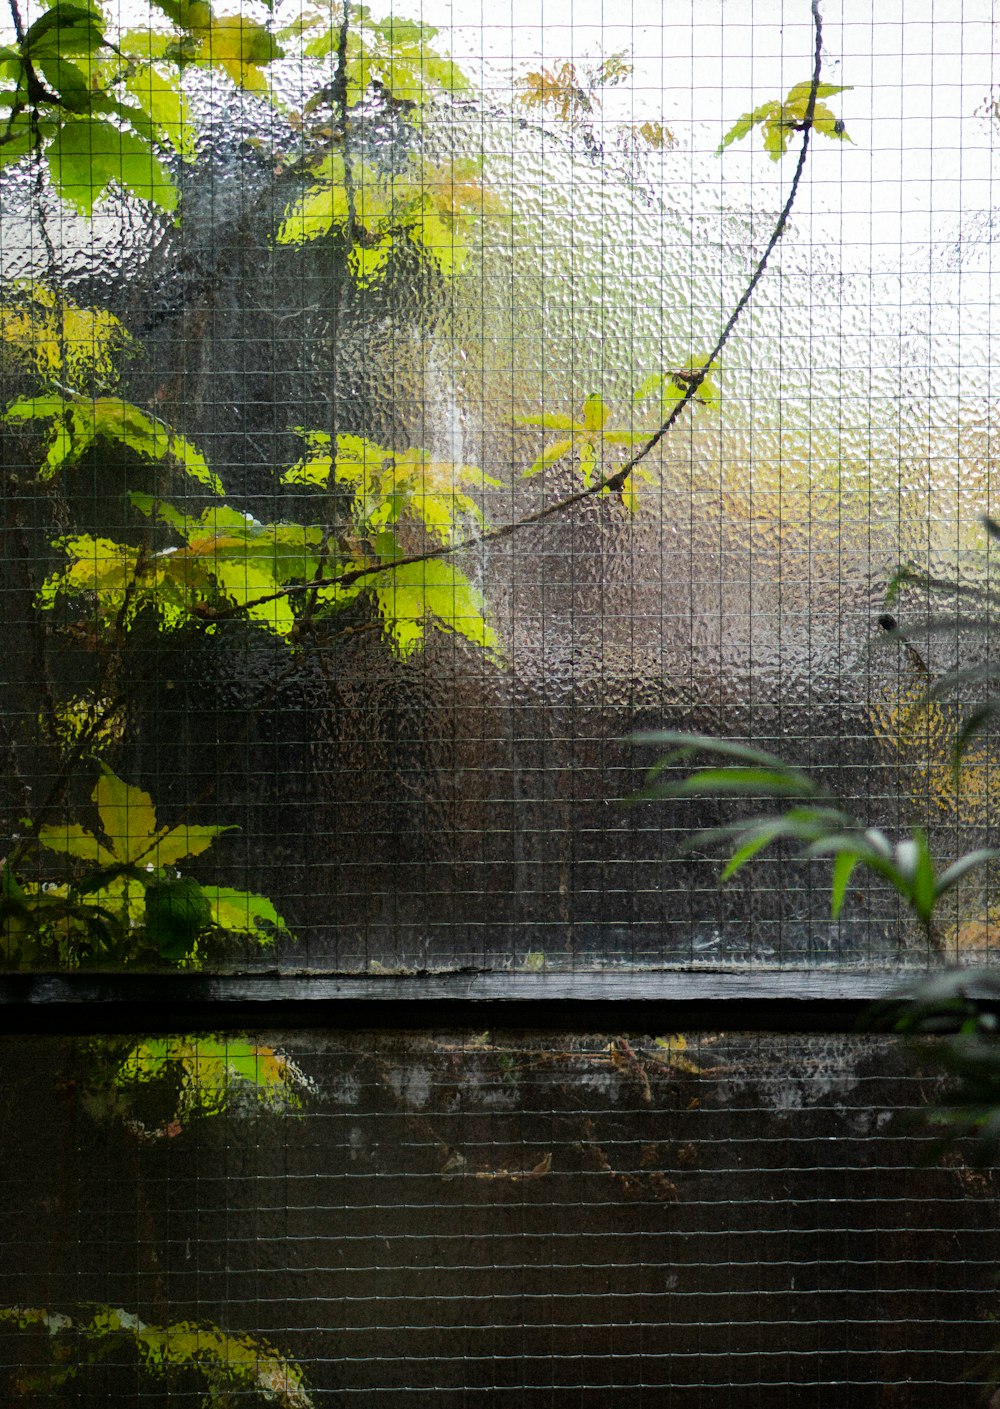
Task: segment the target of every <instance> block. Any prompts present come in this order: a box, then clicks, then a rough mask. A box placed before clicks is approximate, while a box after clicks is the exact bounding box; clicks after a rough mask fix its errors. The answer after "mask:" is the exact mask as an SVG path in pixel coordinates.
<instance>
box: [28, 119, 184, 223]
mask: <svg viewBox="0 0 1000 1409" xmlns="http://www.w3.org/2000/svg"><path fill="white" fill-rule="evenodd" d="M47 158H48V163H49V170H50V171H51V174H52V182H53V185H54V186H55V188H56V190H57V191H58V192H59V194H60V195H61V196H62V197H63V199H64V200H66V201H68V202H69V203H70V204H71V205H73V206H75V207H76V208H77V209H78V210H79V211H80V212H81V213H82V214H84V215H90V214H91V213H92V212H93V209H94V204H95V202H96V201H98V200H99V199H100V198H101V197H102V196H103V195H104V194H105V192H106V191H107V190H108V187H109V186H110V185H111V184H112V182H117V183H118V184H120V185H122V186H124V187H126V188H127V189H128V190H130V191H131V192H132V193H133V195H136V196H138V197H139V199H140V200H148V201H152V202H153V203H154V204H155V205H158V206H161V207H162V208H163V209H164V210H168V211H170V210H173V209H174V208H175V207H176V205H177V190H176V188H175V186H174V184H173V181H172V180H171V178H170V175H169V173H168V172H167V170H166V168H165V167H164V166H163V165H162V163H161V162H160V161H159V160H158V159H157V158H156V157H155V156H154V154H153V150H152V147H151V146H150V144H149V143H148V142H146V141H144V140H143V139H142V138H140V137H138V136H136V135H135V134H134V133H131V132H122V131H120V130H119V129H118V128H117V127H113V126H112V125H111V124H110V123H109V122H103V121H100V120H98V119H86V118H80V119H76V120H74V121H70V122H65V123H63V125H62V126H61V127H60V128H59V130H58V132H57V133H56V135H55V137H54V139H53V141H52V144H51V145H50V147H49V148H48V152H47Z"/></svg>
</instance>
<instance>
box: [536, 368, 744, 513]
mask: <svg viewBox="0 0 1000 1409" xmlns="http://www.w3.org/2000/svg"><path fill="white" fill-rule="evenodd" d="M714 370H716V367H715V363H714V362H713V363H708V362H706V360H705V359H701V360H695V361H693V362H691V363H690V364H689V366H688V367H686V368H683V369H681V370H678V371H669V372H653V373H651V374H650V375H649V376H648V377H646V378H645V379H644V380H643V381H642V382H641V383H640V385H639V387H638V388H637V389H636V391H635V392H634V393H633V400H634V402H636V403H640V402H644V401H648V400H650V399H651V398H652V397H653V396H654V395H655V396H656V398H657V401H658V407H657V411H658V420H657V422H656V423H655V424H653V425H649V424H647V425H645V426H641V425H639V426H633V427H632V428H630V429H628V430H626V429H625V428H624V427H619V428H615V427H613V426H609V425H608V420H609V417H610V415H611V410H610V408H609V406H608V405H607V403H606V402H605V400H604V398H603V397H602V396H601V395H600V394H599V393H597V392H591V394H590V395H589V396H588V397H587V398H586V400H585V401H584V403H583V405H582V406H581V408H580V410H579V412H578V413H577V415H576V416H567V415H564V414H562V413H560V412H552V411H544V412H542V413H541V414H540V415H532V416H515V417H514V422H515V424H516V425H519V426H540V427H541V428H542V429H543V430H547V431H561V432H564V434H562V435H560V436H559V437H558V438H557V439H556V440H552V441H550V442H549V443H548V444H547V445H546V446H545V447H544V449H543V450H542V452H541V454H540V455H538V456H537V458H536V459H535V460H534V461H533V462H532V463H531V464H530V465H529V466H528V468H527V469H526V470H522V472H521V473H522V476H523V477H524V478H525V479H528V478H530V477H531V476H532V475H537V474H541V473H542V472H543V471H544V470H547V469H550V468H551V467H552V466H554V465H558V464H559V463H560V462H561V461H563V460H568V461H570V462H571V463H572V465H573V467H574V469H575V471H576V472H577V473H578V474H579V475H580V477H581V479H582V481H583V486H584V488H585V489H591V488H593V486H594V485H595V484H596V483H598V482H599V481H600V480H601V479H602V478H604V477H605V476H606V475H608V474H610V473H611V472H612V465H610V464H609V463H608V460H609V458H610V457H609V456H608V455H607V454H606V451H607V450H608V448H609V447H611V448H614V447H621V450H620V451H619V453H620V454H622V455H624V454H627V453H628V452H629V451H631V450H634V449H636V448H637V447H638V446H640V445H642V444H644V443H645V442H646V441H647V440H649V439H650V437H651V436H653V435H655V433H656V431H657V430H658V429H659V426H660V424H661V423H662V421H663V420H664V419H665V418H666V416H668V415H669V414H670V411H671V410H672V409H673V408H674V407H675V406H676V404H677V403H678V402H679V401H680V400H681V399H682V397H683V396H684V394H685V392H686V390H687V387H688V385H689V384H690V382H692V381H694V382H695V383H696V385H697V387H698V390H697V392H695V394H694V395H693V396H692V397H691V400H692V401H695V402H697V403H698V404H699V405H700V406H705V407H716V406H717V405H718V401H719V393H718V389H717V387H716V386H715V384H714V382H713V381H712V379H711V376H710V373H711V372H713V371H714ZM567 432H568V434H567ZM653 482H654V480H653V475H652V473H651V472H650V471H649V470H648V469H646V467H645V466H644V465H636V466H635V467H634V469H633V470H632V472H631V473H630V475H629V477H628V480H627V481H626V483H625V485H624V487H623V488H622V490H621V491H620V495H621V499H622V502H623V503H624V504H625V506H626V508H627V509H629V510H630V511H634V510H635V509H636V508H637V507H638V504H639V486H640V484H652V483H653ZM601 493H602V494H607V493H608V490H607V489H604V490H602V491H601Z"/></svg>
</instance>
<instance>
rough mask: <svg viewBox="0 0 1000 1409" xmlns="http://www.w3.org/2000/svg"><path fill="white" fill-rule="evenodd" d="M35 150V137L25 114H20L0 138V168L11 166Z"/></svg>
mask: <svg viewBox="0 0 1000 1409" xmlns="http://www.w3.org/2000/svg"><path fill="white" fill-rule="evenodd" d="M34 149H35V136H34V133H33V132H32V130H31V125H30V122H29V119H28V116H27V114H26V113H22V114H21V115H20V116H19V117H18V118H17V119H16V120H15V122H14V123H12V124H11V125H10V127H9V128H8V129H7V133H6V135H5V136H4V137H3V138H0V168H3V167H5V166H11V165H12V164H13V163H14V162H16V161H20V160H21V159H22V157H26V156H29V155H30V154H31V152H33V151H34Z"/></svg>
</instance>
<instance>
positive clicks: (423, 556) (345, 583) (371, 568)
mask: <svg viewBox="0 0 1000 1409" xmlns="http://www.w3.org/2000/svg"><path fill="white" fill-rule="evenodd" d="M812 17H813V30H814V34H815V46H814V59H813V74H812V82H811V84H810V87H809V101H808V103H807V104H806V110H805V115H804V117H803V120H802V147H801V149H800V151H799V159H798V162H797V164H796V167H795V174H794V175H793V177H792V184H791V186H790V187H789V190H788V197H787V199H786V200H785V204H784V205H783V206H782V208H781V212H780V214H779V215H778V219H777V221H776V222H775V226H774V229H773V230H772V231H771V238H770V239H769V240H768V242H767V247H766V249H765V250H764V253H763V254H762V255H761V257H760V259H759V260H758V261H757V265H756V267H755V269H754V272H753V274H752V276H751V278H750V281H749V283H748V284H747V286H746V288H745V289H744V290H743V293H742V295H741V297H740V299H739V301H738V303H737V304H736V306H735V307H734V309H733V311H732V313H731V314H730V315H729V318H728V319H727V321H726V324H725V327H724V328H723V329H722V332H721V333H720V334H719V337H718V339H717V340H716V343H715V346H714V347H713V348H712V351H711V353H710V355H709V357H708V358H707V359H706V367H707V366H710V365H711V363H713V362H714V361H715V360H716V359H717V358H718V357H719V356H720V354H721V353H722V351H723V349H724V348H725V346H726V344H727V343H728V342H729V339H730V338H731V337H732V335H733V332H734V331H735V328H736V325H737V323H738V322H739V321H740V318H741V317H742V316H743V313H744V312H745V310H746V307H747V304H748V303H749V302H750V300H751V298H752V297H753V295H754V291H755V290H756V288H757V285H758V284H759V283H760V281H761V279H762V278H763V277H764V273H765V270H766V269H767V266H768V261H769V260H770V258H771V256H772V254H773V253H774V251H775V249H776V248H777V246H778V244H779V242H780V240H781V238H782V236H783V235H784V233H785V230H786V228H787V226H788V220H789V217H790V215H791V213H792V208H793V206H794V205H795V201H796V199H797V197H798V193H799V186H800V185H801V183H802V176H803V173H804V172H805V168H806V157H807V155H808V151H809V137H810V134H811V132H812V127H813V118H814V115H815V112H816V98H817V94H818V91H819V84H820V75H821V73H822V69H823V17H822V15H821V13H820V8H819V0H812ZM700 386H701V378H699V377H692V378H691V379H690V380H689V381H688V382H687V384H686V386H685V388H684V394H683V396H682V397H681V398H680V400H679V401H677V402H676V403H675V405H674V407H673V409H672V410H671V412H670V415H669V416H668V417H667V418H666V420H665V421H664V422H663V424H662V425H661V426H660V427H659V429H658V430H657V431H656V432H655V433H654V434H653V435H652V436H650V438H649V440H647V441H646V442H645V443H644V444H643V445H642V447H641V448H640V449H639V450H638V451H637V452H636V453H635V454H634V455H633V456H632V457H631V459H629V460H627V461H626V462H625V464H624V465H622V466H621V467H620V468H619V469H617V470H616V471H615V472H614V474H612V475H607V476H605V478H603V479H600V480H597V481H596V482H595V483H594V484H592V485H589V486H588V487H587V488H585V489H579V490H577V491H576V492H575V493H573V494H567V495H566V496H565V498H563V499H558V500H557V501H556V502H555V503H553V504H548V505H546V506H545V507H544V508H541V509H538V510H536V512H535V513H533V514H525V515H524V516H523V517H522V518H519V519H515V520H514V521H513V522H511V523H506V524H500V525H498V526H497V527H496V528H490V529H486V530H484V532H482V533H477V534H473V535H472V537H470V538H464V539H462V540H461V542H459V543H451V544H446V545H444V546H443V547H440V548H429V549H427V551H426V552H423V553H411V554H410V555H409V556H408V557H405V558H396V559H394V560H393V561H392V562H386V563H372V564H370V565H368V566H367V567H363V568H352V569H351V570H350V571H348V572H342V573H338V574H336V575H335V576H333V577H328V578H325V579H324V580H323V581H322V582H317V581H316V580H313V581H311V582H304V583H292V584H291V585H289V586H287V587H283V588H281V589H279V590H278V591H276V592H271V593H269V594H267V595H266V596H263V597H257V598H255V599H254V600H253V601H250V602H242V603H240V604H239V605H236V606H233V607H228V608H223V609H221V610H220V611H218V612H217V613H216V618H217V619H219V620H223V619H225V618H226V617H231V616H238V615H239V614H240V613H242V612H246V611H249V610H251V609H252V608H254V607H261V606H266V605H267V603H269V602H275V601H280V600H281V599H282V598H285V597H292V596H296V595H298V594H299V593H302V592H312V593H315V592H316V591H317V590H318V589H320V588H323V587H349V586H350V585H351V584H352V583H354V582H360V581H361V580H362V579H364V578H369V577H378V576H381V575H382V574H383V573H387V572H394V571H395V570H396V569H397V568H400V567H409V566H410V565H411V564H413V563H425V562H429V561H430V560H431V559H434V558H446V557H451V556H452V555H453V554H456V553H462V552H465V551H466V550H468V549H470V548H479V547H482V546H483V545H484V544H487V543H497V542H499V541H501V540H502V539H504V538H509V537H511V536H512V535H513V534H515V533H519V532H520V531H521V530H522V529H524V528H530V527H531V526H532V525H534V524H539V523H544V522H545V520H546V519H550V518H552V517H553V516H554V515H556V514H562V513H564V512H565V511H566V510H567V509H571V508H573V507H574V505H576V504H582V503H584V502H585V501H586V500H588V499H593V498H594V497H595V496H597V495H599V494H603V493H605V492H606V491H610V492H611V493H612V494H615V493H620V492H621V491H622V489H623V488H624V486H625V484H626V482H627V480H628V477H629V475H630V474H631V473H632V471H633V470H634V469H635V467H636V466H637V465H638V464H640V463H641V462H642V461H643V460H645V458H646V456H647V455H648V454H649V453H650V452H651V451H652V450H655V448H656V446H657V445H659V443H660V441H661V440H663V438H664V436H666V435H668V434H669V433H670V431H671V430H673V428H674V426H675V425H676V424H677V422H678V421H679V419H680V417H681V415H682V414H683V412H684V410H685V408H686V407H687V406H688V404H689V403H690V402H691V401H692V400H693V399H694V397H695V396H696V395H697V393H698V390H699V387H700Z"/></svg>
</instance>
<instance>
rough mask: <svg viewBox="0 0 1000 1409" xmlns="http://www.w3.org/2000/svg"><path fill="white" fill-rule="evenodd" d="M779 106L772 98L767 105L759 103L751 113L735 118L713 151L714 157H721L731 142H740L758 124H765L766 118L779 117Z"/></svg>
mask: <svg viewBox="0 0 1000 1409" xmlns="http://www.w3.org/2000/svg"><path fill="white" fill-rule="evenodd" d="M780 115H781V104H780V103H779V102H778V101H777V99H774V98H772V99H771V101H770V102H768V103H761V105H760V107H757V108H754V109H753V111H752V112H748V113H744V114H743V115H742V117H739V118H737V120H736V122H735V123H734V124H733V126H732V127H731V128H730V129H729V131H728V132H727V133H726V135H725V136H724V137H723V139H722V141H721V142H720V143H719V145H718V146H717V147H716V149H715V155H716V156H717V157H721V156H722V153H723V152H724V151H725V150H726V148H727V147H728V146H730V144H731V143H733V142H740V141H742V139H743V138H744V137H746V136H747V135H748V134H749V133H750V132H752V131H753V129H754V128H755V127H756V126H757V124H758V123H761V122H765V121H766V120H767V119H768V118H773V117H780Z"/></svg>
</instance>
